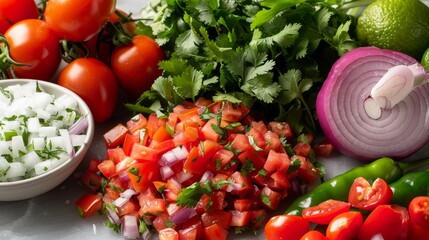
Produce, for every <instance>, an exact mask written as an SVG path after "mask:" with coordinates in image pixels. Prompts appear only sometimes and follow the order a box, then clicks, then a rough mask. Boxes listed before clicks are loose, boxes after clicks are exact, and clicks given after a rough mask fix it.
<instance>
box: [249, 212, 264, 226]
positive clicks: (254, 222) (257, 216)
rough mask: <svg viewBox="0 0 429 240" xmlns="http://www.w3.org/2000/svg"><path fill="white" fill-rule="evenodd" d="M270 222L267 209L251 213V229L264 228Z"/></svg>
mask: <svg viewBox="0 0 429 240" xmlns="http://www.w3.org/2000/svg"><path fill="white" fill-rule="evenodd" d="M267 220H268V213H267V211H266V210H265V209H257V210H253V211H251V215H250V224H249V225H250V227H251V228H253V229H258V228H260V227H262V226H263V225H264V224H265V223H266V222H267Z"/></svg>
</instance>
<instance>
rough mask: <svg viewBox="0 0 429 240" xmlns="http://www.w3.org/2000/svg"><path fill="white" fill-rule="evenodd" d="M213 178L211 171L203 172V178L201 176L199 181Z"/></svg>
mask: <svg viewBox="0 0 429 240" xmlns="http://www.w3.org/2000/svg"><path fill="white" fill-rule="evenodd" d="M212 178H213V173H212V172H211V171H205V172H204V174H203V176H201V179H200V181H201V182H205V181H207V180H210V179H212Z"/></svg>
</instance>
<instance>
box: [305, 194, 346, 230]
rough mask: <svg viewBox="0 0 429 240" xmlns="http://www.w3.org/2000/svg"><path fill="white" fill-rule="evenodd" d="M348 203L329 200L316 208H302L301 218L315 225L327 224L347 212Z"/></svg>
mask: <svg viewBox="0 0 429 240" xmlns="http://www.w3.org/2000/svg"><path fill="white" fill-rule="evenodd" d="M349 210H350V203H348V202H343V201H339V200H333V199H329V200H326V201H324V202H322V203H320V204H318V205H316V206H313V207H308V208H304V210H303V211H302V217H303V218H304V219H307V220H308V221H310V222H313V223H317V224H325V225H327V224H329V223H330V222H331V221H332V219H334V218H335V217H336V216H337V215H339V214H341V213H344V212H348V211H349Z"/></svg>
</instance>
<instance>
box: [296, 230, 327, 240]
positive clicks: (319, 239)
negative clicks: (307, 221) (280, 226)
mask: <svg viewBox="0 0 429 240" xmlns="http://www.w3.org/2000/svg"><path fill="white" fill-rule="evenodd" d="M327 239H328V238H327V237H325V235H323V233H321V232H319V231H316V230H311V231H309V232H307V233H306V234H304V236H302V237H301V238H300V239H299V240H327Z"/></svg>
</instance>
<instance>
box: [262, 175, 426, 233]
mask: <svg viewBox="0 0 429 240" xmlns="http://www.w3.org/2000/svg"><path fill="white" fill-rule="evenodd" d="M392 197H393V192H392V190H391V188H390V187H389V185H388V184H387V182H386V181H384V180H383V179H381V178H377V179H376V180H375V181H374V182H373V184H372V185H370V183H369V182H368V181H367V180H366V179H365V178H362V177H359V178H357V179H355V181H354V183H353V184H352V186H351V187H350V191H349V195H348V199H347V201H340V200H334V199H329V200H326V201H324V202H322V203H320V204H319V205H317V206H313V207H308V208H305V209H304V210H303V211H302V215H301V216H298V215H278V216H274V217H272V218H271V219H270V220H269V221H268V222H267V224H266V225H265V236H266V238H267V239H268V240H274V239H296V240H340V239H359V240H370V239H372V240H374V239H384V240H388V239H392V240H397V239H403V240H407V239H410V240H414V239H429V224H428V223H429V222H428V218H427V216H428V215H427V209H428V206H429V197H428V196H416V197H414V198H413V199H412V200H411V202H410V204H409V206H408V209H407V208H406V207H404V206H400V205H397V204H391V200H392ZM312 224H313V225H316V228H315V229H313V230H312V229H311V225H312Z"/></svg>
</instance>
